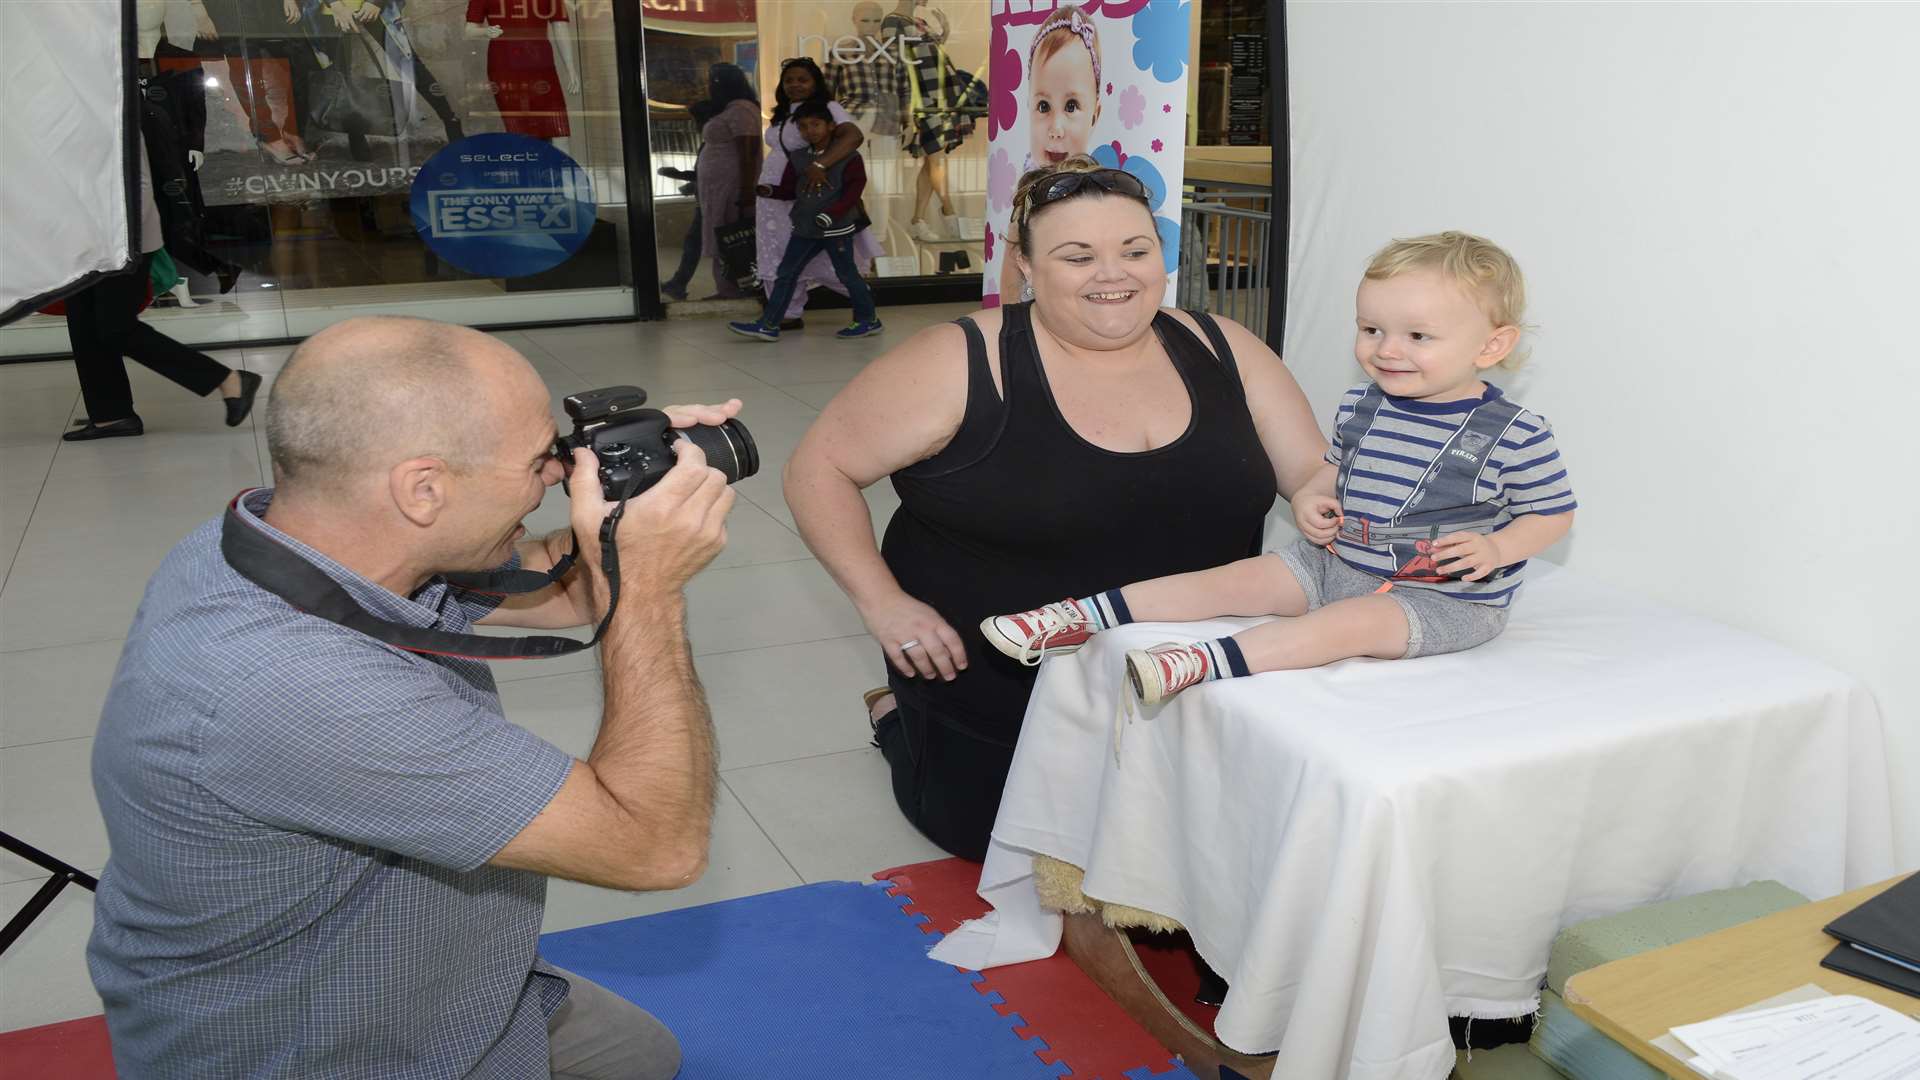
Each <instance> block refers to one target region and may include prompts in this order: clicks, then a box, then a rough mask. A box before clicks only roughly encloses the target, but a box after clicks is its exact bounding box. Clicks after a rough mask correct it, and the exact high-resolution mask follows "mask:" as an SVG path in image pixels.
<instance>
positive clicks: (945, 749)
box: [874, 698, 1013, 862]
mask: <svg viewBox="0 0 1920 1080" xmlns="http://www.w3.org/2000/svg"><path fill="white" fill-rule="evenodd" d="M894 701H895V699H893V698H882V699H881V700H879V701H877V702H875V703H874V704H875V708H876V709H887V708H888V705H889V703H890V702H894ZM874 741H875V743H876V744H877V745H878V746H879V747H880V754H881V756H882V757H884V758H886V760H887V765H888V766H889V768H890V769H891V770H892V772H893V798H894V801H895V802H896V803H898V804H899V806H900V812H901V813H902V814H904V815H906V818H907V820H908V821H909V822H911V823H912V824H913V826H914V828H917V829H919V830H920V832H921V833H922V834H924V835H925V836H926V838H927V839H929V840H931V841H933V842H934V843H935V844H938V845H939V846H940V848H941V849H942V850H944V851H946V852H948V853H949V854H952V855H958V856H959V857H961V858H963V859H971V860H973V861H974V862H979V861H981V860H983V859H985V858H986V857H987V844H988V842H989V840H990V838H991V835H992V833H993V820H994V818H995V817H996V816H998V814H999V813H1000V795H1001V792H1002V791H1003V790H1005V788H1006V786H1007V772H1008V770H1009V769H1011V768H1012V767H1013V747H1011V746H1002V745H1000V744H999V743H997V742H993V741H989V740H985V739H981V738H978V737H975V736H973V735H970V734H968V733H966V732H962V731H960V730H958V729H956V728H954V727H951V726H949V725H946V724H942V723H940V722H938V721H936V720H932V719H930V718H928V717H926V716H923V715H920V714H919V713H918V712H917V711H911V710H902V709H901V708H899V707H898V706H897V704H895V705H894V707H893V708H891V709H890V710H889V711H887V712H886V713H885V714H884V715H882V716H880V717H879V718H878V719H877V720H876V721H875V722H874Z"/></svg>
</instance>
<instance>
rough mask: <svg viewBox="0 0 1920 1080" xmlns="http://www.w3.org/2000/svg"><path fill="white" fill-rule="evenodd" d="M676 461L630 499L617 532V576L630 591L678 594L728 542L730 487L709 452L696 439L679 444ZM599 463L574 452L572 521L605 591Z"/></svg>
mask: <svg viewBox="0 0 1920 1080" xmlns="http://www.w3.org/2000/svg"><path fill="white" fill-rule="evenodd" d="M673 446H674V450H675V451H676V453H677V456H678V460H677V461H675V462H674V464H673V468H671V469H669V470H668V471H667V474H666V475H665V476H663V477H661V478H660V479H659V481H658V482H656V483H655V484H654V485H653V486H652V487H651V488H648V489H647V490H646V491H644V492H641V493H640V494H639V495H636V496H634V497H633V498H632V499H629V500H628V501H627V510H626V514H625V516H623V517H622V518H621V519H620V523H619V526H618V528H617V529H616V531H615V533H614V543H615V544H616V545H617V548H618V551H619V553H620V576H621V579H622V581H623V582H625V583H626V585H627V586H628V587H633V586H639V587H640V588H642V589H645V590H648V591H656V592H673V593H677V592H679V591H680V590H681V589H683V588H685V587H686V584H687V582H688V581H691V580H692V579H693V575H695V574H697V573H699V572H700V570H701V569H702V568H703V567H705V566H706V565H707V564H708V563H710V562H712V561H713V557H714V556H715V555H718V554H720V549H721V548H723V547H725V546H726V543H727V512H728V511H729V510H731V509H733V500H734V493H733V489H732V488H730V487H728V486H727V478H726V477H725V476H724V475H723V474H722V473H721V472H720V470H718V469H714V468H710V467H709V466H708V465H707V455H706V453H705V452H704V451H702V450H701V449H700V448H699V447H698V446H695V445H694V444H693V442H692V441H691V440H688V439H680V440H677V441H676V442H675V443H674V444H673ZM599 470H600V462H599V459H597V458H595V457H594V456H593V451H591V450H587V449H584V448H576V449H575V450H574V451H573V476H572V479H570V480H569V481H568V484H569V485H570V486H569V488H568V492H569V494H570V495H571V496H572V502H573V513H572V524H573V530H574V534H575V535H577V536H578V537H580V562H581V564H582V565H583V566H584V567H585V568H586V570H587V571H588V572H590V573H591V574H592V575H593V576H594V579H595V581H594V585H593V588H594V590H595V591H596V592H602V591H604V590H605V588H606V586H605V585H604V584H601V583H602V582H604V581H605V580H606V571H605V569H604V568H603V567H602V566H601V565H600V525H601V522H603V521H605V520H606V517H607V513H608V511H610V510H612V509H613V504H611V503H609V502H608V501H607V499H606V495H605V493H604V492H602V491H601V490H600V474H599Z"/></svg>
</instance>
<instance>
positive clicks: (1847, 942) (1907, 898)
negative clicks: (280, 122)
mask: <svg viewBox="0 0 1920 1080" xmlns="http://www.w3.org/2000/svg"><path fill="white" fill-rule="evenodd" d="M1826 930H1827V933H1828V934H1829V935H1831V936H1833V937H1836V938H1839V939H1840V941H1841V942H1842V944H1840V945H1839V946H1837V947H1836V948H1835V949H1834V950H1833V951H1832V952H1830V953H1828V954H1827V958H1826V959H1825V960H1822V961H1820V966H1821V967H1825V968H1831V969H1833V970H1834V971H1838V972H1842V973H1844V974H1847V975H1852V976H1854V977H1855V978H1860V979H1865V980H1867V981H1868V982H1870V983H1877V984H1879V985H1881V986H1884V987H1887V988H1888V989H1890V990H1898V991H1900V992H1901V993H1903V994H1912V995H1913V996H1915V997H1920V971H1914V970H1912V968H1909V967H1903V966H1901V964H1900V963H1894V962H1893V961H1902V962H1904V963H1905V964H1910V965H1913V966H1914V967H1920V874H1913V875H1910V876H1909V877H1908V878H1907V879H1906V880H1905V881H1902V882H1900V883H1899V884H1898V885H1895V886H1894V887H1892V888H1890V889H1888V890H1886V891H1885V892H1883V893H1881V894H1880V895H1879V896H1876V897H1874V898H1873V899H1871V900H1869V901H1867V902H1866V903H1864V904H1861V905H1860V906H1859V907H1856V908H1854V909H1853V910H1852V911H1849V912H1847V913H1846V914H1845V915H1842V916H1840V917H1839V918H1837V919H1835V920H1833V921H1832V922H1830V923H1828V924H1827V927H1826ZM1856 946H1858V947H1856ZM1862 949H1871V950H1873V952H1877V953H1883V954H1885V955H1886V956H1888V957H1890V958H1891V960H1883V959H1881V958H1880V957H1878V956H1874V955H1872V954H1871V953H1867V952H1863V951H1862Z"/></svg>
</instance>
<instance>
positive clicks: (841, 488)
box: [786, 324, 967, 679]
mask: <svg viewBox="0 0 1920 1080" xmlns="http://www.w3.org/2000/svg"><path fill="white" fill-rule="evenodd" d="M966 408H967V343H966V337H965V335H964V334H963V333H962V331H961V330H960V328H959V327H957V326H954V325H952V324H942V325H939V326H935V327H930V328H928V329H926V330H922V331H921V332H920V333H918V334H915V335H914V336H913V337H911V338H909V339H907V341H906V342H905V343H904V344H902V345H901V346H900V347H899V348H896V349H893V350H892V351H890V352H888V353H887V354H886V355H884V356H882V357H881V358H880V359H878V360H875V361H874V362H873V363H872V364H869V365H868V366H867V368H866V370H864V371H862V372H861V373H860V374H859V375H858V376H856V377H855V378H854V380H853V381H852V382H850V383H848V384H847V386H846V388H845V389H843V390H841V391H840V393H839V394H837V395H835V397H834V399H833V400H832V401H830V402H828V403H827V407H826V409H825V410H824V411H822V412H821V414H820V418H819V419H818V420H816V421H814V423H813V426H812V427H811V428H809V429H808V430H807V434H806V436H805V437H804V438H802V439H801V440H800V445H799V447H798V448H797V449H795V450H794V452H793V456H792V457H791V458H789V459H788V460H787V468H786V496H787V506H788V507H789V508H791V509H792V510H793V519H794V523H795V524H796V525H798V526H799V528H800V536H801V538H802V539H803V540H805V541H806V542H807V547H809V548H811V549H812V550H813V553H814V555H816V556H818V557H819V559H820V562H821V564H822V565H823V566H825V567H826V568H827V572H828V573H829V574H831V575H833V579H834V581H836V582H838V583H839V585H840V588H841V589H842V590H844V591H845V592H846V594H847V598H848V599H850V600H852V601H853V605H854V607H856V608H858V609H859V611H860V617H861V619H863V620H864V621H865V622H866V624H867V630H868V632H870V633H871V634H873V636H874V639H875V641H877V642H878V643H879V644H880V647H881V648H882V649H883V650H885V651H886V654H887V657H888V659H889V660H890V661H892V663H893V666H894V667H895V669H897V670H898V671H899V672H900V673H901V674H902V675H905V676H907V677H909V678H911V677H913V676H914V675H916V674H918V675H921V676H923V677H926V678H932V677H934V676H935V675H936V674H937V675H939V676H940V677H942V678H947V679H951V678H953V676H954V672H956V671H958V670H959V669H962V668H964V667H966V666H967V656H966V650H965V649H964V648H963V647H962V646H961V644H960V636H959V635H958V634H956V633H955V632H954V630H953V628H952V627H951V626H948V625H947V623H946V621H945V620H943V619H941V618H940V616H939V614H938V613H937V612H935V611H934V610H933V609H932V608H931V607H929V606H927V605H926V604H923V603H921V602H920V601H919V600H916V599H914V598H913V597H911V596H909V595H907V593H906V592H905V591H904V590H902V589H901V588H900V582H899V581H898V580H897V579H895V578H894V576H893V572H892V571H891V570H889V569H888V568H887V564H886V562H885V560H883V559H882V558H881V557H880V548H879V546H878V545H877V544H876V543H875V542H874V536H873V518H872V516H871V514H870V512H869V511H868V509H867V501H866V500H865V499H864V498H862V497H861V495H860V489H862V488H864V487H866V486H868V485H869V484H872V483H874V482H875V481H878V480H880V479H881V478H882V477H885V476H887V475H889V474H891V473H894V472H897V471H899V470H900V469H904V468H906V467H907V466H909V465H912V464H913V463H914V462H916V461H922V460H925V459H926V458H928V457H931V456H933V455H934V454H936V453H938V452H939V451H940V449H941V448H942V447H944V446H945V445H946V444H947V441H948V440H950V439H952V438H953V435H954V433H955V432H956V431H958V430H959V429H960V421H961V418H962V417H963V416H965V414H966ZM908 641H918V642H920V644H921V647H919V648H915V649H911V650H907V651H906V652H904V653H903V652H902V650H901V649H900V648H899V646H900V644H901V643H902V642H908Z"/></svg>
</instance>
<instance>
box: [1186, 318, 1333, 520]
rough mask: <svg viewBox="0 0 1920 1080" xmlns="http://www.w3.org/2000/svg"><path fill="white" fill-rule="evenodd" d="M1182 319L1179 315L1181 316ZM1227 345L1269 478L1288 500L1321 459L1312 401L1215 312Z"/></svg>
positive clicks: (1278, 364)
mask: <svg viewBox="0 0 1920 1080" xmlns="http://www.w3.org/2000/svg"><path fill="white" fill-rule="evenodd" d="M1183 318H1184V316H1183ZM1214 321H1215V322H1217V323H1219V324H1220V331H1221V333H1223V334H1225V335H1226V338H1227V346H1228V347H1229V348H1231V349H1232V350H1233V359H1234V363H1235V365H1236V366H1237V367H1239V369H1240V382H1241V385H1243V386H1244V387H1246V391H1247V408H1248V410H1249V411H1250V412H1252V413H1253V427H1254V430H1255V431H1257V432H1259V433H1260V445H1261V446H1262V447H1264V448H1265V449H1266V451H1267V457H1268V458H1269V459H1271V460H1272V462H1273V479H1274V482H1275V483H1276V484H1278V485H1279V487H1280V496H1281V498H1284V499H1286V500H1288V501H1289V502H1291V501H1292V500H1293V497H1294V496H1295V495H1296V494H1299V493H1300V492H1301V491H1303V490H1306V489H1307V488H1308V485H1309V484H1311V483H1312V481H1313V480H1314V477H1315V474H1317V473H1318V472H1319V471H1320V466H1321V465H1323V464H1325V458H1326V453H1327V440H1326V438H1325V437H1324V436H1322V435H1321V434H1320V425H1319V424H1317V423H1315V422H1314V419H1313V406H1311V405H1308V404H1307V395H1306V394H1304V393H1302V392H1301V390H1300V384H1299V383H1297V382H1295V381H1294V380H1293V373H1292V372H1290V371H1288V370H1287V365H1286V364H1285V363H1284V362H1283V361H1282V360H1281V359H1280V357H1279V356H1278V355H1277V354H1276V353H1275V352H1274V351H1273V350H1272V349H1270V348H1268V347H1267V343H1266V342H1264V341H1262V340H1260V339H1259V338H1258V337H1255V336H1254V334H1253V332H1252V331H1251V330H1248V329H1247V328H1246V327H1244V326H1241V325H1240V324H1239V323H1237V322H1234V321H1233V320H1232V319H1227V318H1222V317H1220V316H1215V317H1214Z"/></svg>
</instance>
